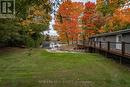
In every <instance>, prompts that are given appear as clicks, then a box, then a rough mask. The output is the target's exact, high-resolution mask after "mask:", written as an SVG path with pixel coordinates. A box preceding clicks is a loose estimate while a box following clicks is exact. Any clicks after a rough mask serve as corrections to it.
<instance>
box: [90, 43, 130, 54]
mask: <svg viewBox="0 0 130 87" xmlns="http://www.w3.org/2000/svg"><path fill="white" fill-rule="evenodd" d="M117 45H118V46H119V49H117V47H116V46H117ZM89 47H91V48H93V49H97V50H103V51H106V52H110V53H113V54H116V55H120V56H129V57H130V43H127V42H109V41H108V42H101V41H90V42H89ZM126 47H127V48H126Z"/></svg>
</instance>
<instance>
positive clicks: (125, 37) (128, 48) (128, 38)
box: [122, 33, 130, 53]
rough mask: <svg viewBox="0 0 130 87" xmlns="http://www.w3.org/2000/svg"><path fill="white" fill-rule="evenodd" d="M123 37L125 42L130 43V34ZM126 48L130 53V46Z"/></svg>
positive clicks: (127, 45)
mask: <svg viewBox="0 0 130 87" xmlns="http://www.w3.org/2000/svg"><path fill="white" fill-rule="evenodd" d="M122 36H123V41H124V42H127V43H130V33H128V34H123V35H122ZM125 46H126V47H125V50H126V52H129V53H130V44H126V45H125Z"/></svg>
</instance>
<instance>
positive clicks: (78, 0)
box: [44, 0, 96, 36]
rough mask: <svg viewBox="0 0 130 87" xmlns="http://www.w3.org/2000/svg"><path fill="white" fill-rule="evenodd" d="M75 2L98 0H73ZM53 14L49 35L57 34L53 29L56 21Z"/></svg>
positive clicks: (46, 32) (93, 0)
mask: <svg viewBox="0 0 130 87" xmlns="http://www.w3.org/2000/svg"><path fill="white" fill-rule="evenodd" d="M72 1H73V2H84V3H85V2H87V1H91V2H95V3H96V0H72ZM51 16H52V20H51V22H50V26H49V29H50V30H49V35H54V36H55V35H57V33H56V31H55V30H54V29H53V25H54V23H55V21H54V14H51ZM44 34H48V31H45V32H44Z"/></svg>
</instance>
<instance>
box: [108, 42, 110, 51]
mask: <svg viewBox="0 0 130 87" xmlns="http://www.w3.org/2000/svg"><path fill="white" fill-rule="evenodd" d="M107 51H108V52H109V51H110V42H109V41H108V42H107Z"/></svg>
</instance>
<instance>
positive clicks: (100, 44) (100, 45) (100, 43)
mask: <svg viewBox="0 0 130 87" xmlns="http://www.w3.org/2000/svg"><path fill="white" fill-rule="evenodd" d="M99 47H100V49H101V48H102V42H101V41H100V42H99Z"/></svg>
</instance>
